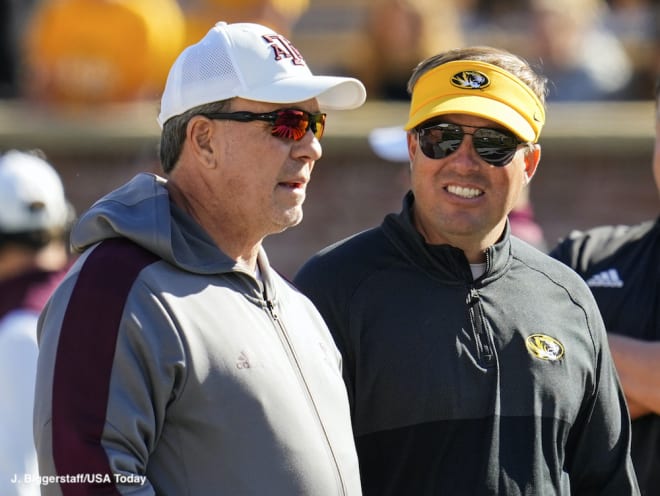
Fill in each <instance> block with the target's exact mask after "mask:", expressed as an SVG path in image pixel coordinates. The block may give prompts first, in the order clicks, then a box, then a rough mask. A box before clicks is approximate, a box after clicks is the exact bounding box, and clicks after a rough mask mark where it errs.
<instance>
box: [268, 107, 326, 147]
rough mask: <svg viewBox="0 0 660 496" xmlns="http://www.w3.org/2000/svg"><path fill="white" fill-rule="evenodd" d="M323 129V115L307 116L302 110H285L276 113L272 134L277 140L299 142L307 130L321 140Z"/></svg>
mask: <svg viewBox="0 0 660 496" xmlns="http://www.w3.org/2000/svg"><path fill="white" fill-rule="evenodd" d="M324 127H325V114H309V113H307V112H304V111H302V110H294V109H286V110H280V111H279V112H277V116H276V118H275V122H273V129H272V134H273V136H277V137H278V138H286V139H292V140H294V141H299V140H301V139H302V138H303V137H304V136H305V134H306V133H307V130H308V129H310V128H311V129H312V132H313V133H314V136H316V138H317V139H321V136H323V129H324Z"/></svg>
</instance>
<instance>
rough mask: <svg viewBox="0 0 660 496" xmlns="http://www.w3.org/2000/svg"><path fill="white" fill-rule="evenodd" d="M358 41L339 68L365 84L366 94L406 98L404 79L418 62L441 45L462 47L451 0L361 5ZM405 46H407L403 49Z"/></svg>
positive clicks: (383, 1) (401, 0) (385, 0)
mask: <svg viewBox="0 0 660 496" xmlns="http://www.w3.org/2000/svg"><path fill="white" fill-rule="evenodd" d="M365 5H366V8H365V14H364V21H363V26H362V27H361V29H359V33H360V35H361V36H362V38H363V39H362V42H361V43H357V44H356V46H355V47H353V50H352V51H351V53H350V54H347V57H346V59H345V61H344V67H343V68H342V71H343V72H345V73H346V74H350V75H354V76H355V77H357V78H359V79H360V80H361V81H363V82H364V84H365V86H366V87H367V91H368V92H369V96H370V98H374V99H381V100H407V99H408V94H407V93H406V83H407V82H408V78H409V77H410V74H411V72H412V70H413V69H414V67H415V65H417V62H418V61H419V60H421V59H423V58H426V57H427V56H429V55H431V54H432V53H435V52H437V50H439V49H443V48H451V47H455V46H461V45H462V44H463V37H462V32H461V28H460V22H459V16H458V9H457V7H456V5H455V1H454V0H442V2H441V6H440V8H438V7H439V6H438V2H437V1H436V0H372V1H371V2H369V3H368V4H365ZM402 47H405V49H402Z"/></svg>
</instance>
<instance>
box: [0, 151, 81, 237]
mask: <svg viewBox="0 0 660 496" xmlns="http://www.w3.org/2000/svg"><path fill="white" fill-rule="evenodd" d="M70 213H71V209H70V206H69V204H68V202H67V201H66V198H65V196H64V187H63V186H62V181H61V180H60V177H59V175H58V174H57V172H56V171H55V169H53V167H51V166H50V165H49V164H48V162H46V161H45V160H43V159H41V158H39V157H37V156H36V155H33V154H29V153H24V152H19V151H17V150H11V151H8V152H7V153H5V154H4V155H2V156H0V232H3V233H6V234H11V233H23V232H31V231H42V230H54V229H63V228H64V227H65V226H66V225H67V223H68V222H69V220H70V218H71V215H70Z"/></svg>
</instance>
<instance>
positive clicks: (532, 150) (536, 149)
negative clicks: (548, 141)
mask: <svg viewBox="0 0 660 496" xmlns="http://www.w3.org/2000/svg"><path fill="white" fill-rule="evenodd" d="M524 160H525V170H524V172H523V173H524V174H525V184H529V182H530V181H531V180H532V177H534V174H535V173H536V169H537V168H538V165H539V162H540V161H541V145H539V144H538V143H534V144H533V145H529V146H528V147H527V149H526V150H525V158H524Z"/></svg>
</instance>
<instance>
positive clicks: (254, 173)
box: [34, 22, 366, 496]
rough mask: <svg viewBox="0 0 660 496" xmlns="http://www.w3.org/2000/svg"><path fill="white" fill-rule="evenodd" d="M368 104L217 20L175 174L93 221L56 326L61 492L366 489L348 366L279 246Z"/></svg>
mask: <svg viewBox="0 0 660 496" xmlns="http://www.w3.org/2000/svg"><path fill="white" fill-rule="evenodd" d="M365 98H366V93H365V89H364V85H363V84H362V83H361V82H360V81H358V80H356V79H352V78H343V77H332V76H317V75H313V74H312V72H311V71H310V70H309V68H308V66H307V64H306V63H305V60H304V59H303V57H302V55H301V53H300V51H298V49H297V48H296V47H295V46H294V45H293V44H291V42H290V41H289V40H288V39H286V38H285V37H284V36H282V35H280V34H278V33H277V32H275V31H273V30H272V29H270V28H268V27H265V26H263V25H258V24H252V23H235V24H227V23H226V22H218V23H217V24H216V25H215V26H213V27H212V28H211V29H210V30H209V31H208V32H207V34H206V35H205V36H204V37H203V38H202V39H201V40H200V41H199V42H197V43H195V44H193V45H190V46H189V47H187V48H186V49H184V50H183V51H182V52H181V54H180V55H179V56H178V57H177V59H176V60H175V62H174V64H173V65H172V67H171V70H170V72H169V76H168V79H167V83H166V84H165V89H164V91H163V94H162V97H161V105H160V113H159V116H158V123H159V124H160V126H161V127H162V132H161V141H160V162H161V165H162V169H163V175H156V174H147V173H141V174H138V175H137V176H136V177H135V178H133V179H132V180H130V181H129V182H128V183H127V184H125V185H123V186H121V187H119V188H118V189H116V190H115V191H113V192H110V193H109V194H108V195H107V196H105V197H103V198H101V199H100V200H98V201H97V202H96V203H95V204H94V205H93V206H92V207H91V208H90V209H89V210H88V211H87V212H85V213H84V214H83V215H82V216H81V218H80V220H79V221H78V223H77V224H76V226H75V227H74V229H73V230H72V233H71V244H72V247H73V248H74V249H75V251H76V252H77V253H80V256H79V258H78V260H77V261H76V263H75V264H74V265H73V267H72V268H71V270H70V271H69V274H68V276H67V278H66V279H65V280H64V281H63V282H62V284H61V285H60V286H59V287H58V289H57V290H56V291H55V293H54V295H53V297H52V298H51V300H50V302H49V304H48V305H47V306H46V308H45V309H44V311H43V313H42V316H41V320H40V325H39V328H38V336H39V347H40V351H39V368H38V371H37V381H36V401H35V414H34V431H35V441H36V447H37V453H38V457H39V470H40V472H41V474H42V475H43V476H51V477H53V478H54V480H55V482H54V483H53V484H49V485H48V486H44V487H43V489H42V492H43V494H48V495H59V494H73V493H76V494H82V493H84V494H136V493H140V494H158V495H160V496H174V495H176V496H179V495H183V494H194V495H202V494H231V495H239V494H240V495H243V496H248V495H259V496H261V495H264V494H268V495H281V496H290V495H294V494H295V495H299V496H305V495H307V496H324V495H333V496H334V495H338V494H339V495H347V496H359V495H360V479H359V469H358V463H357V456H356V451H355V444H354V440H353V436H352V432H351V425H350V415H349V409H348V399H347V395H346V390H345V387H344V383H343V381H342V377H341V360H340V355H339V353H338V351H337V349H336V347H335V346H334V343H333V341H332V337H331V335H330V333H329V332H328V329H327V327H326V325H325V323H324V322H323V319H322V318H321V316H320V315H319V313H318V312H317V310H316V309H315V308H314V306H313V305H312V304H311V302H310V301H309V300H308V299H307V298H305V297H304V296H303V295H301V294H300V293H299V292H298V291H297V290H295V289H294V288H293V287H292V286H291V285H290V283H288V282H287V281H286V280H284V279H283V278H282V277H281V276H280V275H279V274H278V273H277V272H276V271H275V270H273V269H272V268H271V267H270V265H269V263H268V258H267V256H266V253H265V251H264V250H263V248H262V241H263V239H264V238H265V237H266V236H269V235H271V234H274V233H278V232H281V231H283V230H285V229H287V228H289V227H292V226H295V225H297V224H298V223H299V222H300V221H301V220H302V215H303V211H302V205H303V202H304V200H305V195H306V188H307V185H308V183H309V181H310V179H311V174H312V170H313V169H314V164H315V162H316V161H317V160H318V159H320V158H321V154H322V148H321V143H320V140H321V137H322V136H323V131H324V128H325V124H326V114H325V113H324V110H325V109H334V110H341V109H352V108H356V107H359V106H360V105H362V103H363V102H364V100H365Z"/></svg>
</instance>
